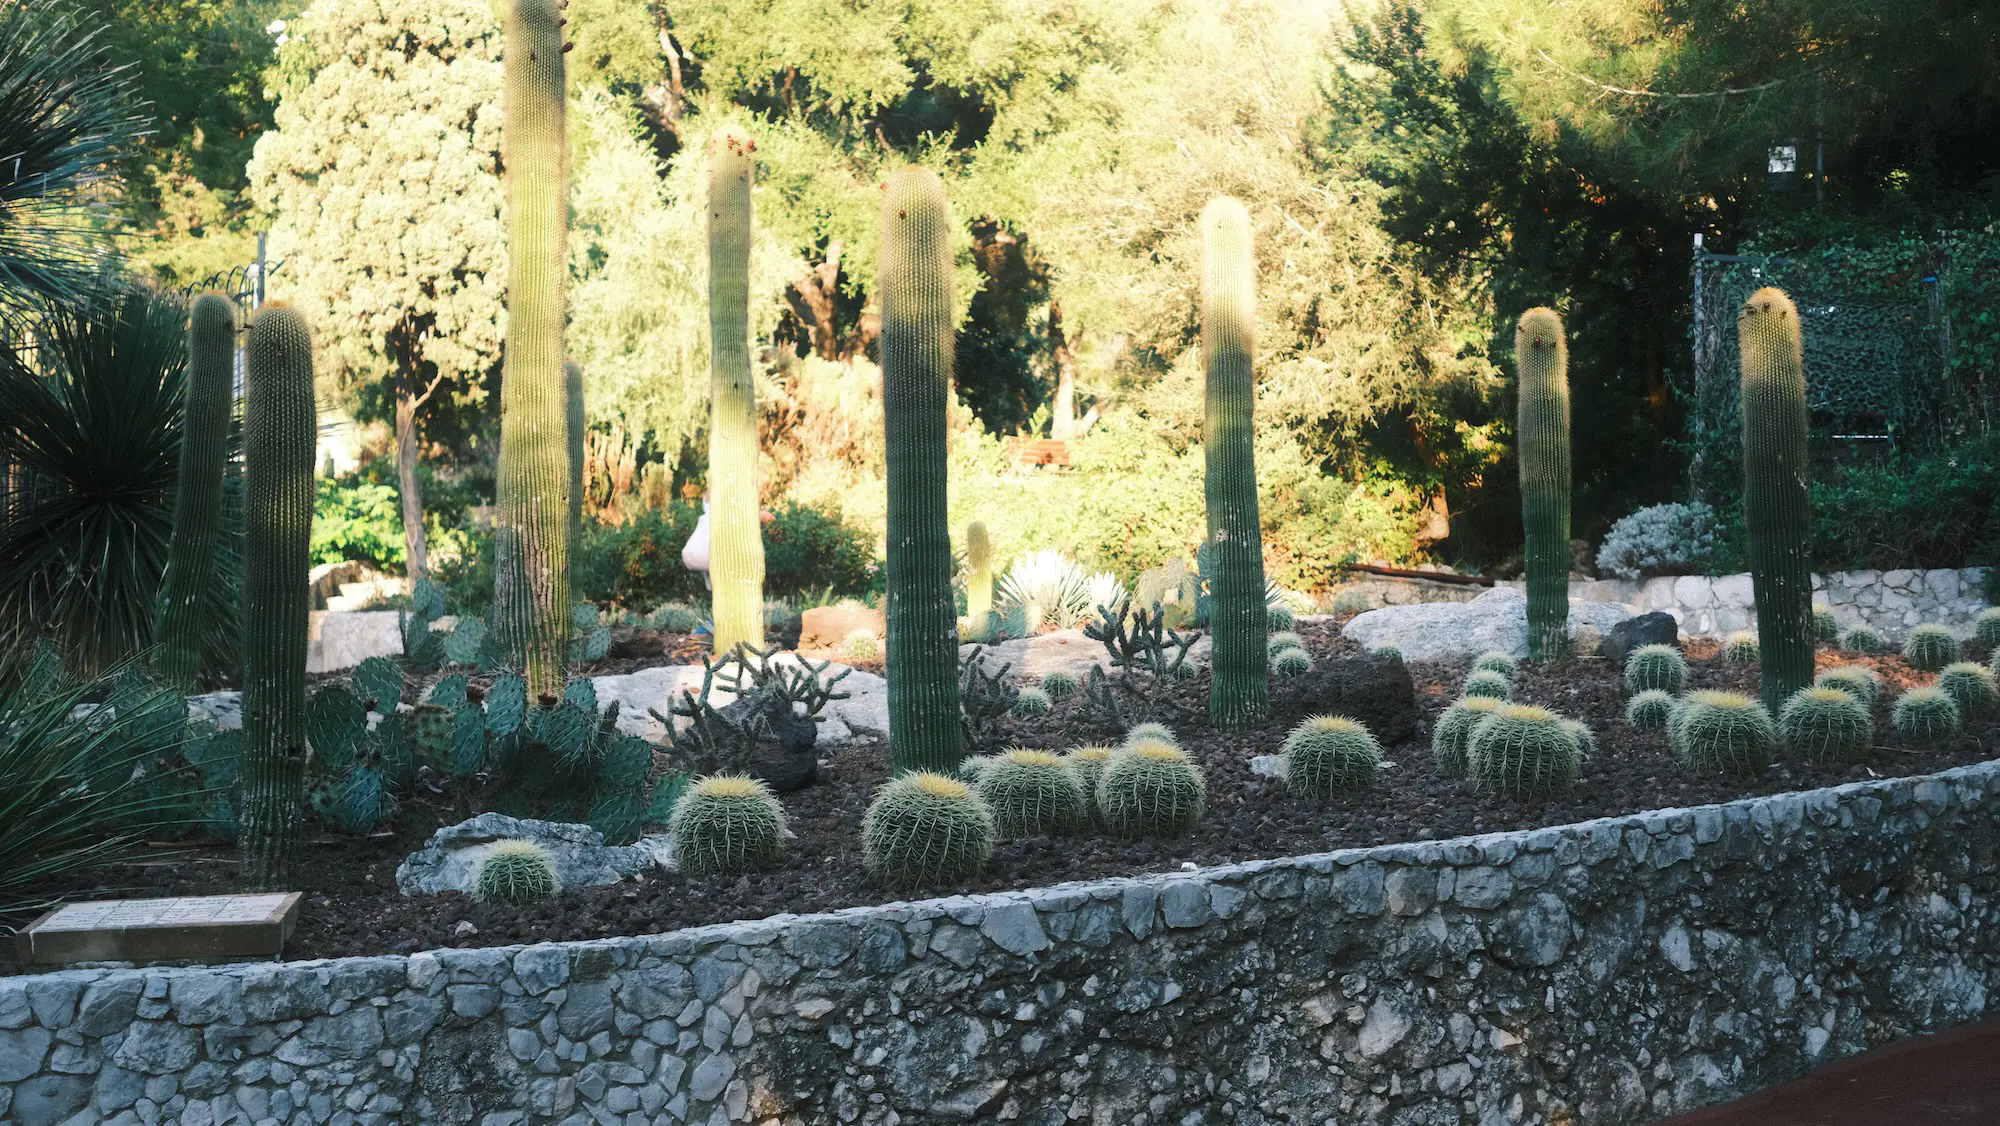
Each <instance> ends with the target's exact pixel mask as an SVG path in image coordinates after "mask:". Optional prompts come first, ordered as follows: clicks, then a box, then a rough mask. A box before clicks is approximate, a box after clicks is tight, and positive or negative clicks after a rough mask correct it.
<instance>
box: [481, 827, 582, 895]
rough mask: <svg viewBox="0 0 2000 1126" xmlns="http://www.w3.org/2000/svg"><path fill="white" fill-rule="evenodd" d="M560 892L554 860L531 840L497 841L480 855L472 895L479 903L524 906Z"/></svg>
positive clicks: (560, 885)
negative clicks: (483, 854) (482, 855)
mask: <svg viewBox="0 0 2000 1126" xmlns="http://www.w3.org/2000/svg"><path fill="white" fill-rule="evenodd" d="M561 892H562V883H561V882H560V881H559V880H557V879H556V862H555V861H554V860H553V859H551V858H550V857H549V853H548V850H547V849H544V848H543V847H542V846H541V845H538V844H536V843H535V842H533V841H496V842H494V844H493V846H492V847H491V848H490V849H488V850H487V852H486V855H485V856H484V857H481V858H480V861H479V871H478V874H477V875H475V876H474V877H473V890H472V898H474V899H476V900H478V901H480V902H481V903H504V904H507V905H508V906H510V907H524V906H527V905H529V904H533V903H546V902H548V901H549V900H551V899H554V898H555V897H556V896H557V895H558V894H560V893H561Z"/></svg>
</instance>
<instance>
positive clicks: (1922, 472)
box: [1812, 314, 2000, 570]
mask: <svg viewBox="0 0 2000 1126" xmlns="http://www.w3.org/2000/svg"><path fill="white" fill-rule="evenodd" d="M1959 323H1963V322H1954V327H1956V325H1957V324H1959ZM1974 323H1977V321H1976V314H1975V320H1974ZM1990 354H1992V353H1989V355H1990ZM1812 505H1813V549H1812V550H1813V564H1814V566H1815V567H1817V568H1819V569H1821V570H1892V569H1895V568H1898V567H1975V566H1983V565H1985V564H1986V563H1987V562H1988V561H1989V560H1991V559H1992V558H1993V557H1994V552H1995V549H1996V548H2000V440H1996V439H1994V438H1991V437H1973V438H1964V439H1959V440H1955V441H1950V442H1945V443H1942V444H1939V445H1937V446H1935V447H1933V448H1924V447H1922V446H1914V447H1913V448H1899V449H1898V450H1897V451H1896V452H1895V453H1892V454H1890V455H1889V456H1887V457H1885V458H1883V459H1882V460H1880V461H1864V462H1859V463H1856V464H1852V465H1846V466H1842V467H1841V468H1840V469H1839V470H1838V471H1836V472H1833V473H1830V474H1829V475H1827V477H1826V478H1825V479H1823V480H1819V481H1815V482H1814V483H1813V489H1812Z"/></svg>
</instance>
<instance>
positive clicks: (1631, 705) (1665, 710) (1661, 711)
mask: <svg viewBox="0 0 2000 1126" xmlns="http://www.w3.org/2000/svg"><path fill="white" fill-rule="evenodd" d="M1673 715H1674V698H1673V697H1672V696H1669V695H1667V694H1666V693H1665V692H1663V691H1661V690H1660V689H1658V688H1648V689H1645V690H1644V691H1642V692H1640V693H1639V694H1638V695H1636V696H1634V697H1632V699H1631V700H1630V701H1628V702H1627V703H1626V704H1625V722H1627V723H1629V724H1631V725H1632V726H1634V727H1642V728H1646V729H1648V730H1658V729H1660V728H1663V727H1665V726H1666V725H1667V721H1669V720H1671V719H1672V718H1673Z"/></svg>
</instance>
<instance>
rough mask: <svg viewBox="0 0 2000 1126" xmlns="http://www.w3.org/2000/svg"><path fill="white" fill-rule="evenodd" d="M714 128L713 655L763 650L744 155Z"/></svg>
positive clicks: (745, 145)
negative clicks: (738, 649) (750, 648)
mask: <svg viewBox="0 0 2000 1126" xmlns="http://www.w3.org/2000/svg"><path fill="white" fill-rule="evenodd" d="M755 151H757V145H756V142H754V141H752V140H750V138H749V137H747V136H744V135H743V134H742V133H739V132H737V131H736V130H733V129H723V130H722V131H720V132H718V133H717V134H716V135H715V138H714V140H712V141H710V142H709V146H708V335H709V348H708V355H709V369H708V370H709V377H708V387H709V393H708V418H709V426H708V537H709V538H708V558H709V566H708V576H709V580H710V581H711V582H712V583H713V584H714V588H715V593H714V605H715V651H716V652H718V653H727V652H728V651H729V650H730V649H732V648H734V647H735V646H737V645H739V644H749V645H753V646H756V647H757V648H760V649H761V648H763V646H764V538H763V537H764V533H763V529H762V525H761V524H760V523H759V522H758V519H757V513H758V504H757V389H756V385H755V384H753V383H752V382H751V379H750V184H751V180H752V178H753V176H754V175H755V172H756V165H755V162H754V161H753V160H752V159H751V156H750V154H751V153H753V152H755Z"/></svg>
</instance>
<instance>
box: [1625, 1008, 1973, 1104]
mask: <svg viewBox="0 0 2000 1126" xmlns="http://www.w3.org/2000/svg"><path fill="white" fill-rule="evenodd" d="M1994 1122H2000V1021H1987V1022H1986V1023H1984V1024H1976V1025H1973V1026H1971V1027H1970V1028H1960V1029H1954V1030H1953V1031H1951V1032H1947V1033H1945V1034H1943V1035H1941V1036H1912V1037H1910V1038H1909V1039H1907V1040H1900V1041H1897V1042H1896V1043H1894V1044H1891V1045H1889V1046H1888V1047H1886V1048H1877V1049H1876V1050H1875V1051H1872V1052H1869V1053H1867V1054H1865V1055H1860V1056H1855V1057H1853V1058H1852V1059H1846V1060H1841V1061H1840V1062H1838V1063H1834V1064H1829V1065H1828V1066H1826V1067H1823V1068H1820V1069H1819V1070H1818V1071H1815V1072H1813V1073H1812V1074H1811V1075H1808V1076H1806V1077H1805V1078H1804V1079H1798V1080H1794V1081H1792V1082H1790V1083H1786V1084H1783V1085H1781V1086H1777V1087H1771V1088H1768V1089H1766V1090H1763V1091H1759V1092H1757V1093H1756V1094H1754V1095H1751V1096H1749V1097H1748V1098H1744V1099H1739V1100H1738V1101H1736V1102H1733V1103H1729V1104H1727V1105H1725V1106H1718V1107H1710V1108H1708V1109H1707V1110H1697V1111H1695V1112H1693V1113H1691V1114H1687V1115H1683V1116H1682V1117H1679V1118H1671V1119H1668V1120H1667V1121H1665V1122H1662V1123H1660V1126H1791V1124H1797V1126H1991V1124H1992V1123H1994Z"/></svg>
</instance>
